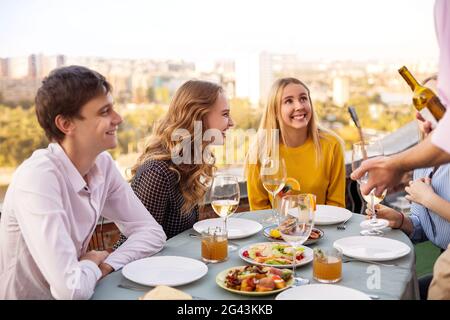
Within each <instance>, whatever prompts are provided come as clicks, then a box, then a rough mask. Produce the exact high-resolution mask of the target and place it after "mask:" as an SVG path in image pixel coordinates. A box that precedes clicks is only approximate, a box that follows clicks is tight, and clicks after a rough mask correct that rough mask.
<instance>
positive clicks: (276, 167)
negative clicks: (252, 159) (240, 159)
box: [260, 158, 287, 224]
mask: <svg viewBox="0 0 450 320" xmlns="http://www.w3.org/2000/svg"><path fill="white" fill-rule="evenodd" d="M260 176H261V181H262V184H263V186H264V189H266V191H267V192H268V193H269V194H270V195H271V196H272V216H271V217H269V218H267V219H265V220H264V222H266V223H276V224H278V214H277V208H278V205H277V197H276V195H277V194H278V193H279V192H280V191H281V190H282V189H283V187H284V185H285V183H286V179H287V170H286V164H285V162H284V159H271V158H264V159H263V160H262V161H261V172H260Z"/></svg>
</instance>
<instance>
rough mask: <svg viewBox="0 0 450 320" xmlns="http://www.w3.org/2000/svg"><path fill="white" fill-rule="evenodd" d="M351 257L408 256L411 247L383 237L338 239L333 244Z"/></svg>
mask: <svg viewBox="0 0 450 320" xmlns="http://www.w3.org/2000/svg"><path fill="white" fill-rule="evenodd" d="M333 246H334V247H335V248H339V249H341V250H342V252H343V253H344V254H345V255H346V256H348V257H351V258H355V259H360V260H367V261H387V260H393V259H397V258H401V257H403V256H406V255H407V254H408V253H409V252H410V251H411V248H410V247H409V246H407V245H406V244H404V243H403V242H400V241H397V240H392V239H388V238H383V237H371V236H356V237H347V238H342V239H339V240H336V241H335V242H334V244H333Z"/></svg>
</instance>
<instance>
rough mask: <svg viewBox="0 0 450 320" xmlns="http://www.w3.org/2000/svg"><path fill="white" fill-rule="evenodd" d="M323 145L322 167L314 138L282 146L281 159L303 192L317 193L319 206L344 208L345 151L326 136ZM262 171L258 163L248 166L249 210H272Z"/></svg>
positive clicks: (334, 140) (331, 137)
mask: <svg viewBox="0 0 450 320" xmlns="http://www.w3.org/2000/svg"><path fill="white" fill-rule="evenodd" d="M320 142H321V147H322V161H321V162H320V164H319V165H317V164H316V158H315V148H314V143H313V141H312V139H310V138H308V139H307V140H306V142H305V143H304V144H303V145H301V146H300V147H296V148H289V147H286V146H285V145H283V144H280V156H281V158H283V159H284V161H285V163H286V169H287V175H288V177H292V178H295V179H296V180H297V181H298V182H299V183H300V188H301V189H300V191H301V192H302V193H312V194H315V195H316V201H317V204H327V205H333V206H339V207H345V163H344V151H343V150H342V146H341V144H340V142H339V141H338V139H337V138H336V137H334V136H331V135H328V134H327V135H326V138H322V139H321V141H320ZM259 172H260V165H259V164H250V165H247V167H246V173H247V193H248V200H249V203H250V210H262V209H270V208H271V202H272V199H271V196H269V193H268V192H267V191H266V189H264V186H263V184H262V182H261V178H260V176H259Z"/></svg>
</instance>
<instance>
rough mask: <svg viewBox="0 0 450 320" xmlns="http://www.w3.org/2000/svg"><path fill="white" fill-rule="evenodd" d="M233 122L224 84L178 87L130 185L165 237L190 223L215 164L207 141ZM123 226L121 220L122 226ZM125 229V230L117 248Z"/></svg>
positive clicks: (216, 139) (221, 136)
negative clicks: (158, 224)
mask: <svg viewBox="0 0 450 320" xmlns="http://www.w3.org/2000/svg"><path fill="white" fill-rule="evenodd" d="M232 126H233V121H232V119H231V117H230V108H229V106H228V102H227V99H226V97H225V93H224V91H223V89H222V87H221V86H219V85H217V84H214V83H211V82H207V81H188V82H186V83H184V84H183V85H182V86H181V87H180V88H179V89H178V90H177V92H176V93H175V96H174V97H173V99H172V101H171V103H170V106H169V109H168V112H167V114H166V115H165V116H164V118H163V119H162V120H161V121H160V122H159V123H158V124H157V125H156V126H155V129H154V132H153V134H152V136H151V137H150V140H149V143H148V144H147V146H146V148H145V151H144V152H143V154H141V156H140V157H139V159H138V161H137V163H136V164H135V165H134V166H133V168H132V169H131V173H132V179H131V187H132V188H133V190H134V192H135V193H136V195H137V196H138V198H139V199H140V200H141V201H142V203H143V204H144V206H145V207H146V208H147V210H148V211H149V213H150V214H152V215H153V217H154V218H155V219H156V221H158V222H159V223H160V224H161V225H162V227H163V228H164V231H165V232H166V235H167V238H171V237H173V236H175V235H177V234H178V233H180V232H183V231H184V230H187V229H189V228H192V226H193V225H194V223H195V222H197V221H198V209H199V204H200V203H201V202H202V200H203V197H204V195H205V193H206V191H207V188H208V185H209V183H210V181H211V178H212V175H213V169H214V155H213V154H212V153H211V151H210V150H209V148H208V146H209V145H221V144H223V143H224V140H225V132H226V131H227V130H228V129H229V128H230V127H232ZM119 228H120V226H119ZM126 239H127V238H126V235H123V234H121V237H120V240H119V241H118V242H117V243H116V245H115V248H118V247H119V246H120V245H121V244H122V243H123V242H124V241H126Z"/></svg>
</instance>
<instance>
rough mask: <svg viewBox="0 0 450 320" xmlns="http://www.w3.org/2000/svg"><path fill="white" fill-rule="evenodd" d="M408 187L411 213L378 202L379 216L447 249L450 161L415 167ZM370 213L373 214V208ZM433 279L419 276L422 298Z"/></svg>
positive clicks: (425, 128)
mask: <svg viewBox="0 0 450 320" xmlns="http://www.w3.org/2000/svg"><path fill="white" fill-rule="evenodd" d="M416 117H417V119H418V120H419V128H420V130H421V133H422V136H423V137H424V138H425V137H426V136H427V135H428V134H430V132H432V131H430V128H431V123H430V122H428V121H427V120H425V118H423V117H422V116H421V114H420V113H419V112H418V113H417V114H416ZM405 191H406V192H407V193H408V194H407V195H406V196H405V198H406V199H408V200H410V201H412V204H411V215H410V216H409V217H408V216H406V215H404V214H403V213H401V212H398V211H396V210H394V209H392V208H390V207H387V206H384V205H381V204H377V205H376V206H375V213H376V216H377V217H378V218H382V219H386V220H388V221H389V226H390V227H391V228H394V229H401V230H402V231H403V232H404V233H406V234H407V235H408V236H409V237H410V238H411V240H412V241H413V242H415V243H418V242H424V241H428V240H429V241H431V242H432V243H433V244H434V245H436V246H438V247H439V248H441V251H443V250H445V249H446V248H447V246H448V245H449V244H450V192H449V191H450V164H445V165H441V166H436V167H431V168H424V169H416V170H414V174H413V181H410V183H409V186H407V187H406V188H405ZM366 213H367V215H368V217H371V216H372V211H371V210H370V209H367V210H366ZM431 279H432V275H425V276H423V277H421V278H419V291H420V298H421V299H422V300H425V299H426V298H427V293H428V287H429V285H430V282H431Z"/></svg>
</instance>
